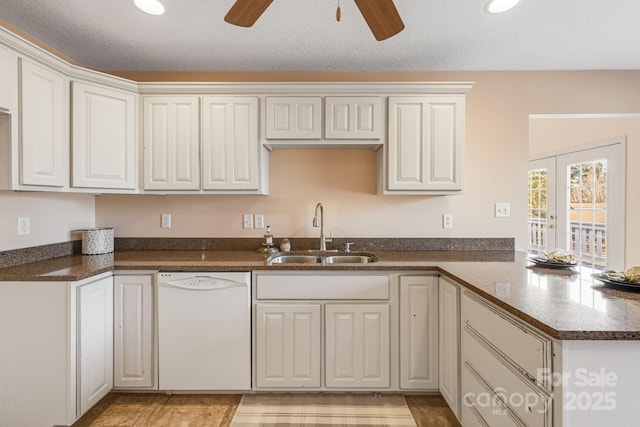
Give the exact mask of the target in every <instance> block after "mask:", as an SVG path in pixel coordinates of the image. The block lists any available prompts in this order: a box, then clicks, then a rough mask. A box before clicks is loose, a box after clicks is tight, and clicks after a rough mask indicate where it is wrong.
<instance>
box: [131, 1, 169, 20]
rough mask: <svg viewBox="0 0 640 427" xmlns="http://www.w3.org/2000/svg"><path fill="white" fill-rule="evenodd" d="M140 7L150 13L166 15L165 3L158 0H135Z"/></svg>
mask: <svg viewBox="0 0 640 427" xmlns="http://www.w3.org/2000/svg"><path fill="white" fill-rule="evenodd" d="M133 3H134V4H135V5H136V7H137V8H138V9H140V10H141V11H143V12H144V13H148V14H149V15H154V16H160V15H164V5H163V4H162V3H160V2H159V1H158V0H133Z"/></svg>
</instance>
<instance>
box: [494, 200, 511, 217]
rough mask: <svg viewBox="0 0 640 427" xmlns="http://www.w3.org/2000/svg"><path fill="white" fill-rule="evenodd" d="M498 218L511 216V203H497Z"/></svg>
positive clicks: (496, 212) (496, 213)
mask: <svg viewBox="0 0 640 427" xmlns="http://www.w3.org/2000/svg"><path fill="white" fill-rule="evenodd" d="M495 215H496V218H508V217H510V216H511V203H496V211H495Z"/></svg>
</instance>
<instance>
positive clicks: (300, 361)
mask: <svg viewBox="0 0 640 427" xmlns="http://www.w3.org/2000/svg"><path fill="white" fill-rule="evenodd" d="M255 308H256V313H255V317H256V338H257V339H256V354H257V363H256V371H257V372H256V386H257V387H274V388H277V387H292V388H317V387H320V304H257V305H256V306H255Z"/></svg>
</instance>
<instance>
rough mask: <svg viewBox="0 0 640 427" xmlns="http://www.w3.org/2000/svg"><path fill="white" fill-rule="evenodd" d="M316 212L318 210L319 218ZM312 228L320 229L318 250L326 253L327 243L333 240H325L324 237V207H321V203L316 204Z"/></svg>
mask: <svg viewBox="0 0 640 427" xmlns="http://www.w3.org/2000/svg"><path fill="white" fill-rule="evenodd" d="M318 210H320V217H318ZM313 226H314V227H320V250H321V251H326V250H327V242H329V243H331V242H332V241H333V239H331V238H329V239H326V238H325V237H324V207H323V206H322V203H318V204H317V205H316V214H315V216H314V217H313Z"/></svg>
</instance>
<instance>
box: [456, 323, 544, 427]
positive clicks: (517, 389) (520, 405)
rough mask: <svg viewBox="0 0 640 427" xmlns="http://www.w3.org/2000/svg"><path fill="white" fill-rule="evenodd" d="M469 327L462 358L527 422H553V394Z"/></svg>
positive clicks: (463, 338)
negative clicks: (512, 365)
mask: <svg viewBox="0 0 640 427" xmlns="http://www.w3.org/2000/svg"><path fill="white" fill-rule="evenodd" d="M473 335H474V333H473V332H471V331H470V329H469V328H468V327H465V330H464V332H463V334H462V348H463V358H464V359H463V360H464V361H465V363H466V364H467V365H469V366H471V367H472V368H473V369H474V370H475V371H476V372H477V373H478V374H479V375H480V376H481V377H482V379H483V380H484V382H485V383H486V384H487V385H488V386H489V389H490V390H491V391H493V392H494V393H495V394H496V395H498V396H499V398H501V400H502V401H503V403H504V404H505V405H507V406H509V408H510V409H511V410H512V411H513V412H514V413H515V414H516V416H518V417H519V418H520V420H522V421H523V422H524V423H525V424H527V425H530V426H539V427H543V426H550V425H551V398H550V397H549V396H547V395H545V394H544V393H541V392H540V391H539V390H537V389H536V387H535V386H534V385H533V383H531V382H528V381H529V380H525V379H523V378H522V376H520V375H518V374H517V373H515V372H514V371H513V368H510V367H508V366H507V365H506V364H505V363H503V361H502V360H500V358H498V357H497V356H496V355H495V354H493V352H492V351H491V350H490V349H488V348H487V347H486V346H484V345H483V344H482V343H480V342H479V341H478V340H477V339H476V338H475V337H474V336H473Z"/></svg>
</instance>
